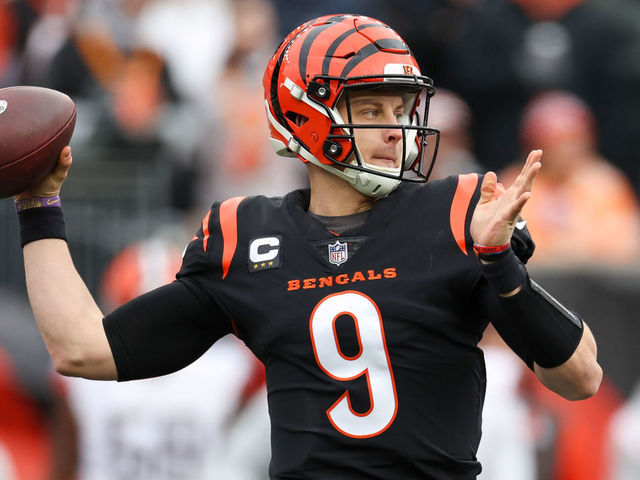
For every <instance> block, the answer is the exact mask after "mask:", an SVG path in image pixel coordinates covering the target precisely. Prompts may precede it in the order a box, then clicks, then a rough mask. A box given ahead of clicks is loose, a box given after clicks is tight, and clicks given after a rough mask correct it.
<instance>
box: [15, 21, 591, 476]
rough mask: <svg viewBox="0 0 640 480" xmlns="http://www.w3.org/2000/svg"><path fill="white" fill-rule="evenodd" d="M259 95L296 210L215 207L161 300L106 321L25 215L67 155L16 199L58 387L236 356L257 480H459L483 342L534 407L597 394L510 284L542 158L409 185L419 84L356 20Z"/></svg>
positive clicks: (586, 361) (423, 113) (54, 223)
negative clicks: (288, 160) (515, 359)
mask: <svg viewBox="0 0 640 480" xmlns="http://www.w3.org/2000/svg"><path fill="white" fill-rule="evenodd" d="M264 91H265V108H266V113H267V120H268V124H269V127H270V135H271V141H272V144H273V146H274V148H275V149H276V150H277V151H278V153H280V154H281V155H285V156H290V157H294V158H296V157H297V158H298V159H299V160H301V161H302V162H304V163H305V164H306V165H307V169H308V174H309V182H310V189H308V190H298V191H294V192H291V193H289V194H287V195H285V196H284V197H277V198H267V197H262V196H253V197H236V198H231V199H227V200H224V201H221V202H216V203H214V204H213V206H212V207H211V209H210V210H209V211H208V212H207V213H206V215H205V216H204V218H203V220H202V224H201V225H200V226H199V228H198V230H197V232H196V234H195V235H194V237H193V239H192V241H191V242H190V243H189V245H188V246H187V248H186V250H185V254H184V258H183V263H182V266H181V269H180V271H179V272H178V273H177V276H176V280H175V281H174V282H172V283H171V284H169V285H166V286H163V287H160V288H158V289H156V290H154V291H152V292H150V293H148V294H145V295H143V296H141V297H138V298H136V299H134V300H132V301H130V302H128V303H126V304H124V305H123V306H121V307H120V308H119V309H117V310H115V311H114V312H113V313H111V314H109V315H107V316H106V317H105V316H104V315H103V314H102V313H101V311H100V310H99V308H98V307H97V306H96V303H95V301H94V300H93V298H92V297H91V295H90V293H89V292H88V290H87V288H86V286H85V284H84V282H83V281H82V279H81V278H80V277H79V275H78V274H77V272H76V270H75V268H74V267H73V263H72V260H71V256H70V254H69V250H68V248H67V244H66V241H65V239H66V234H65V229H64V220H63V215H62V209H61V207H59V206H56V207H44V206H43V207H31V208H27V207H24V205H34V204H35V203H36V202H30V203H29V200H30V199H33V198H34V197H56V196H58V195H59V191H60V187H61V185H62V182H63V181H64V179H65V178H66V175H67V173H68V171H69V167H70V166H71V151H70V149H69V148H65V149H64V150H63V151H62V153H61V155H60V159H59V162H58V166H57V168H56V170H55V171H54V172H53V173H52V174H51V175H50V176H49V177H48V178H46V179H45V180H44V181H43V183H42V184H41V185H39V186H37V187H35V188H34V189H32V190H30V191H27V192H23V193H21V194H19V195H18V196H16V197H15V201H16V204H17V207H18V208H17V209H18V211H19V219H20V224H21V242H22V245H23V247H24V260H25V271H26V282H27V287H28V291H29V297H30V301H31V305H32V308H33V311H34V314H35V316H36V319H37V322H38V326H39V328H40V331H41V333H42V336H43V338H44V341H45V343H46V345H47V348H48V350H49V352H50V354H51V357H52V358H53V362H54V364H55V367H56V369H57V370H58V371H59V372H61V373H63V374H65V375H72V376H81V377H86V378H93V379H105V380H107V379H110V380H118V381H129V380H135V379H141V378H147V377H153V376H158V375H164V374H168V373H171V372H175V371H177V370H179V369H180V368H182V367H184V366H186V365H188V364H189V363H191V362H193V361H195V360H196V359H197V358H198V357H199V356H200V355H202V354H203V353H204V352H205V351H206V350H207V349H209V348H210V347H211V346H212V345H213V344H214V343H215V342H216V341H217V340H218V339H220V338H221V337H223V336H225V335H228V334H230V335H236V336H237V337H239V338H240V339H242V341H244V342H245V343H246V345H247V346H248V347H249V348H250V349H251V350H252V351H253V352H254V353H255V355H256V356H257V357H258V358H259V359H260V360H261V361H262V362H263V363H264V365H265V367H266V379H267V389H268V400H269V414H270V418H271V438H272V442H271V443H272V459H271V465H270V471H269V475H270V477H271V478H273V479H285V478H286V479H293V478H308V479H330V478H340V479H343V478H344V479H374V478H379V479H399V478H402V479H410V478H415V479H425V478H428V479H442V480H445V479H446V480H452V479H473V478H476V476H477V474H478V473H479V472H480V470H481V466H480V464H479V462H478V461H477V459H476V451H477V448H478V444H479V442H480V436H481V412H482V405H483V400H484V388H485V367H484V360H483V356H482V351H481V350H480V349H479V348H478V346H477V344H478V341H479V340H480V339H481V337H482V334H483V331H484V329H485V327H486V326H487V325H488V323H489V322H491V323H492V324H493V325H494V326H495V328H496V329H497V331H498V332H499V333H500V335H501V336H502V338H503V339H504V340H505V341H506V343H507V344H508V345H509V346H510V347H511V349H512V350H513V351H514V352H515V353H516V354H517V355H518V356H519V357H520V358H521V359H522V361H523V362H525V363H526V365H527V366H528V367H529V368H530V369H532V370H533V371H534V372H535V374H536V376H537V377H538V379H539V380H540V382H542V383H543V384H544V385H545V386H546V387H548V388H549V389H551V390H553V391H554V392H556V393H558V394H559V395H562V396H563V397H565V398H567V399H570V400H580V399H584V398H588V397H590V396H592V395H594V394H595V393H596V392H597V390H598V388H599V385H600V381H601V377H602V370H601V368H600V366H599V365H598V363H597V360H596V344H595V341H594V337H593V335H592V334H591V332H590V330H589V328H588V326H587V324H586V323H585V322H584V321H583V320H582V319H581V318H580V317H579V316H578V315H577V314H575V313H574V312H572V311H571V310H569V309H567V308H566V307H564V306H563V305H561V304H560V303H558V302H557V301H556V300H555V299H554V298H553V297H552V296H551V295H549V294H548V293H547V292H546V291H545V290H544V289H543V288H542V287H540V286H539V285H538V284H537V283H536V282H535V281H534V280H532V279H531V278H530V276H529V274H528V273H527V270H526V268H525V267H524V264H523V262H526V260H527V259H528V258H529V256H530V255H531V254H532V251H533V244H532V242H531V239H530V237H529V236H528V233H527V230H526V227H523V225H522V224H521V222H520V216H519V215H520V211H521V209H522V207H523V205H524V204H525V203H526V202H527V200H528V199H529V198H530V196H531V190H532V186H533V183H534V180H535V178H536V175H537V173H538V171H539V170H540V168H541V166H542V163H541V157H542V152H541V151H540V150H534V151H532V152H531V153H530V154H529V156H528V158H527V160H526V162H525V164H524V165H523V167H522V171H521V172H520V175H519V176H518V177H517V179H516V180H515V181H514V183H513V184H512V185H509V186H502V185H501V184H500V183H498V181H497V178H496V175H495V174H494V173H493V172H488V173H486V174H484V175H476V174H470V175H462V176H455V177H449V178H446V179H443V180H434V181H431V182H428V183H427V179H428V176H429V171H430V169H431V166H432V165H433V161H434V160H435V156H436V154H437V142H438V135H439V133H438V131H437V130H436V129H434V128H431V127H428V126H427V119H428V111H429V108H428V107H429V100H430V98H431V97H432V96H433V95H434V94H435V88H434V86H433V82H432V80H431V79H430V78H428V77H427V76H424V75H423V74H422V73H421V71H420V68H419V66H418V65H417V63H416V61H415V59H414V57H413V55H412V54H411V51H410V50H409V47H408V46H407V45H406V44H405V42H404V41H403V40H402V39H401V38H400V37H399V36H398V34H397V33H396V32H394V31H393V30H392V29H391V28H389V27H388V26H387V25H385V24H383V23H381V22H379V21H377V20H375V19H372V18H369V17H363V16H357V15H329V16H325V17H321V18H317V19H314V20H311V21H309V22H307V23H305V24H304V25H301V26H300V27H298V28H297V29H295V30H294V31H293V32H291V33H290V34H289V36H288V37H287V38H285V39H284V41H283V42H282V44H281V45H280V46H279V47H278V49H277V50H276V52H275V53H274V55H273V57H272V59H271V60H270V62H269V63H268V65H267V68H266V71H265V74H264ZM292 161H293V160H292ZM44 203H46V202H44ZM202 381H207V379H206V378H203V379H202ZM212 401H215V399H212Z"/></svg>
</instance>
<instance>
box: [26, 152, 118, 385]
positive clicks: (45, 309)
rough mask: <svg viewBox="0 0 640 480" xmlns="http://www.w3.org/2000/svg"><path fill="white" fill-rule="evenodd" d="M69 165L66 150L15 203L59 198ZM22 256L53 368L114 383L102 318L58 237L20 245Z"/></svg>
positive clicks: (112, 366) (70, 374) (27, 280)
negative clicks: (36, 183) (46, 175)
mask: <svg viewBox="0 0 640 480" xmlns="http://www.w3.org/2000/svg"><path fill="white" fill-rule="evenodd" d="M71 162H72V158H71V149H70V148H69V147H66V148H65V149H64V150H63V151H62V152H61V154H60V158H59V161H58V165H57V166H56V169H55V170H54V171H53V172H52V173H51V174H50V175H49V176H48V177H47V178H45V180H43V182H42V183H41V184H39V185H38V186H36V187H34V188H33V189H32V190H30V191H27V192H23V193H21V194H19V195H17V196H16V198H15V199H16V200H18V201H20V200H26V199H28V198H30V197H36V198H37V197H39V198H42V197H54V196H56V195H58V193H59V192H60V187H61V185H62V182H64V180H65V178H66V176H67V172H68V170H69V167H70V166H71ZM23 256H24V268H25V280H26V284H27V292H28V294H29V301H30V303H31V308H32V310H33V313H34V316H35V318H36V322H37V324H38V328H39V329H40V333H41V334H42V338H43V340H44V342H45V345H46V347H47V350H48V351H49V354H50V355H51V358H52V360H53V363H54V366H55V369H56V370H57V371H58V372H60V373H61V374H63V375H69V376H80V377H85V378H91V379H101V380H110V379H117V377H118V373H117V370H116V365H115V362H114V359H113V355H112V354H111V349H110V347H109V342H108V341H107V336H106V334H105V331H104V328H103V327H102V318H103V314H102V312H101V311H100V308H99V307H98V305H97V304H96V302H95V300H94V299H93V297H92V295H91V293H90V292H89V289H88V288H87V286H86V285H85V283H84V281H83V280H82V278H80V275H79V274H78V272H77V271H76V269H75V266H74V265H73V261H72V259H71V254H70V253H69V248H68V246H67V242H66V241H64V240H62V239H59V238H44V239H41V240H36V241H32V242H29V243H27V244H26V245H25V246H24V248H23Z"/></svg>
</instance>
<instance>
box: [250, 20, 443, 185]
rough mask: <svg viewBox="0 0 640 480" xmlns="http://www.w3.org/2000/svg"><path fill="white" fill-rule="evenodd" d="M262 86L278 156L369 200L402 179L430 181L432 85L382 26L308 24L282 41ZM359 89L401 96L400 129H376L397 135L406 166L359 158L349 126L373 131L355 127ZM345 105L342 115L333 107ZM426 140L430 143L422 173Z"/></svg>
mask: <svg viewBox="0 0 640 480" xmlns="http://www.w3.org/2000/svg"><path fill="white" fill-rule="evenodd" d="M263 86H264V92H265V106H266V110H267V117H268V120H269V128H270V130H271V143H272V145H273V147H274V149H275V150H276V152H277V153H278V154H279V155H283V156H291V157H296V156H297V157H298V158H300V160H302V161H303V162H305V163H308V162H310V163H313V164H315V165H317V166H319V167H321V168H323V169H325V170H327V171H329V172H331V173H332V174H334V175H337V176H339V177H341V178H343V179H344V180H346V181H347V182H349V183H350V184H351V185H352V186H353V187H354V188H355V189H356V190H357V191H359V192H361V193H363V194H364V195H367V196H371V197H382V196H385V195H388V194H389V193H390V192H391V191H393V189H395V188H396V187H397V186H398V184H399V183H400V181H402V180H404V181H413V182H421V183H422V182H426V181H427V178H428V176H429V173H430V171H431V169H432V168H433V162H434V161H435V157H436V154H437V145H438V141H439V132H438V131H437V130H435V129H433V128H428V127H427V126H426V125H427V114H428V109H429V99H430V98H431V97H432V96H433V95H434V94H435V88H434V87H433V81H432V80H431V79H430V78H428V77H425V76H422V75H421V74H420V70H419V67H418V64H417V62H416V60H415V58H414V57H413V55H412V54H411V51H410V50H409V47H408V46H407V45H406V44H405V42H404V41H403V40H402V38H400V36H399V35H398V34H397V33H396V32H395V31H393V30H392V29H391V28H390V27H388V26H387V25H385V24H384V23H382V22H380V21H378V20H375V19H373V18H369V17H365V16H360V15H327V16H323V17H319V18H316V19H314V20H310V21H308V22H307V23H305V24H303V25H301V26H299V27H298V28H296V29H295V30H294V31H293V32H291V33H290V34H289V35H288V36H287V38H285V40H284V41H283V42H282V43H281V44H280V46H279V47H278V49H277V50H276V52H275V53H274V55H273V57H272V58H271V60H270V61H269V63H268V65H267V68H266V71H265V74H264V79H263ZM360 89H373V90H376V91H378V90H379V91H382V92H384V91H386V90H390V91H393V92H399V93H400V94H401V95H402V98H403V102H404V104H405V105H404V106H405V110H404V111H405V113H406V115H403V116H402V120H401V121H400V122H399V123H400V124H399V125H398V124H394V125H376V126H375V128H394V129H400V130H401V131H402V147H403V148H402V158H403V161H402V162H401V165H400V166H399V167H397V168H389V167H380V166H376V165H371V164H368V163H367V162H366V159H364V158H363V157H362V155H361V154H360V151H359V149H358V146H357V145H356V142H355V139H354V129H357V128H372V126H371V125H366V126H365V125H362V124H354V123H353V122H352V118H351V109H350V106H349V94H350V92H353V91H354V90H360ZM342 100H344V101H345V102H346V112H347V118H342V115H341V114H340V113H339V111H338V108H337V105H338V101H342ZM429 136H433V138H434V141H433V142H431V141H430V142H429V144H430V146H431V152H432V155H431V159H430V162H429V164H428V169H427V171H426V173H425V172H424V169H423V157H424V156H425V151H426V148H425V147H426V146H427V137H429ZM336 167H339V168H336Z"/></svg>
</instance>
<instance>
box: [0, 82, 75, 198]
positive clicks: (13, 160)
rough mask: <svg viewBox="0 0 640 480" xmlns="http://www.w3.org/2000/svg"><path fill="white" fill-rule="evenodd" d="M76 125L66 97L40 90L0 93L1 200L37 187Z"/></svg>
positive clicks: (22, 88)
mask: <svg viewBox="0 0 640 480" xmlns="http://www.w3.org/2000/svg"><path fill="white" fill-rule="evenodd" d="M75 125H76V106H75V104H74V103H73V101H72V100H71V98H69V97H68V96H67V95H65V94H64V93H62V92H59V91H57V90H51V89H48V88H42V87H30V86H16V87H8V88H2V89H0V198H5V197H10V196H12V195H15V194H16V193H20V192H23V191H25V190H27V189H29V188H31V187H32V186H34V185H37V184H38V183H39V182H40V181H42V179H43V178H44V177H46V176H47V174H48V173H49V172H51V170H53V167H54V166H55V165H56V163H57V161H58V156H59V155H60V152H61V151H62V149H63V148H64V147H65V146H66V145H68V144H69V141H70V140H71V136H72V135H73V129H74V128H75Z"/></svg>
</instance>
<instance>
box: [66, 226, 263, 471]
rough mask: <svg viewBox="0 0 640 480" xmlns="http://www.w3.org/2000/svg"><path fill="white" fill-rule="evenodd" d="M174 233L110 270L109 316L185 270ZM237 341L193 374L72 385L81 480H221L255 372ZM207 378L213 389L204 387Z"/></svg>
mask: <svg viewBox="0 0 640 480" xmlns="http://www.w3.org/2000/svg"><path fill="white" fill-rule="evenodd" d="M176 233H177V232H175V231H174V230H171V229H169V230H167V231H165V232H162V233H159V234H158V235H155V236H153V237H152V238H149V239H147V240H145V241H142V242H139V243H136V244H133V245H131V246H129V247H127V248H125V249H124V250H123V251H122V252H121V253H120V254H118V255H117V256H116V257H115V258H114V259H113V261H112V262H111V263H110V264H109V266H108V267H107V269H106V271H105V273H104V278H103V283H102V287H101V293H102V303H103V310H104V311H105V313H106V312H108V311H110V310H111V309H113V308H115V307H116V306H117V305H119V304H120V303H122V302H125V301H128V300H130V299H131V298H133V297H135V296H137V295H139V294H141V293H144V292H145V291H148V290H150V289H152V288H155V287H157V286H160V285H162V284H165V283H168V282H170V281H172V280H173V279H174V278H175V272H176V271H177V270H178V269H179V265H180V256H181V249H180V248H179V247H178V246H177V244H178V242H176V240H178V239H179V240H182V239H180V238H179V237H180V234H179V232H178V233H177V235H178V236H176ZM255 362H256V360H255V359H254V357H253V355H252V354H250V352H249V351H248V349H246V347H244V345H242V344H241V343H240V342H239V341H238V340H237V339H235V337H227V338H225V339H222V340H220V341H219V342H218V343H217V344H216V346H215V347H214V348H212V349H211V350H209V351H208V352H206V353H205V354H204V355H203V356H202V357H201V358H200V359H199V360H197V361H196V362H194V363H193V364H191V365H190V366H188V367H187V368H185V369H183V370H181V371H180V372H176V373H174V374H172V375H167V376H163V377H158V378H151V379H146V380H138V381H135V382H127V383H121V384H117V385H116V384H113V383H110V382H99V381H91V380H85V379H79V378H70V379H68V381H69V387H70V392H71V399H72V401H73V406H74V409H75V411H76V413H77V417H78V425H79V432H80V440H81V443H80V447H81V448H80V460H81V462H80V467H81V469H80V475H79V479H80V480H118V479H122V480H148V479H153V480H164V479H166V480H169V479H171V480H200V479H202V480H204V479H205V478H219V474H220V465H221V460H222V457H221V455H222V453H221V452H222V449H223V446H224V436H225V433H224V432H225V431H226V426H227V422H229V421H230V419H231V418H232V416H233V415H234V414H235V412H236V410H237V408H238V404H239V403H240V402H241V401H242V398H243V397H242V396H243V394H244V389H245V385H246V382H247V380H248V379H249V378H250V376H251V374H252V373H253V372H254V371H255V368H256V367H255ZM202 378H206V379H207V381H206V382H203V381H202Z"/></svg>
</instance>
